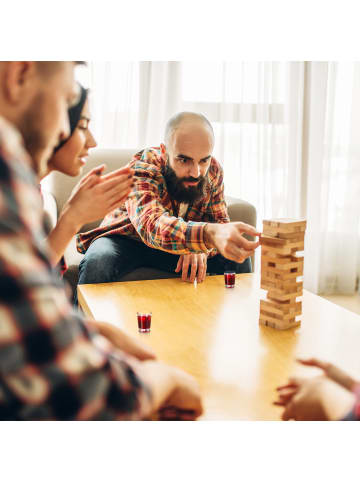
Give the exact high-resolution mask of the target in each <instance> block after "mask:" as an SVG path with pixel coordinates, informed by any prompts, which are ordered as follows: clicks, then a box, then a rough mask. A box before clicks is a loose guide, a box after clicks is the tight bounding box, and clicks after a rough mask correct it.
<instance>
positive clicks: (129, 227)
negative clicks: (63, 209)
mask: <svg viewBox="0 0 360 482" xmlns="http://www.w3.org/2000/svg"><path fill="white" fill-rule="evenodd" d="M130 167H131V168H132V169H134V171H135V174H134V181H135V186H134V188H133V190H132V191H131V193H130V194H129V197H128V199H127V200H126V202H125V203H124V204H122V205H121V206H119V207H118V208H116V209H115V210H114V211H112V212H111V213H109V214H108V215H107V216H106V217H105V218H104V220H103V222H102V223H101V225H100V226H99V227H98V228H96V229H93V230H91V231H88V232H87V233H80V234H78V235H77V250H78V251H79V252H80V253H85V252H86V250H87V249H88V247H89V246H90V244H91V243H92V242H93V241H95V239H98V238H100V237H102V236H110V235H114V234H118V235H122V236H129V237H130V238H133V239H135V240H137V241H142V242H144V243H145V244H146V245H147V246H149V247H151V248H155V249H160V250H162V251H166V252H168V253H172V254H177V255H181V254H188V253H199V252H205V253H207V254H208V255H209V256H214V255H215V254H216V250H215V249H211V250H209V249H207V247H206V245H205V243H204V226H205V225H206V223H228V222H229V221H230V219H229V216H228V212H227V207H226V203H225V199H224V184H223V170H222V167H221V166H220V164H219V163H218V161H217V160H216V159H215V158H214V157H212V158H211V162H210V166H209V170H208V173H207V177H208V183H207V186H206V193H205V196H204V197H203V198H202V199H200V200H199V201H196V202H194V203H193V204H190V205H189V207H188V210H187V213H186V214H185V216H184V219H183V218H181V217H179V207H180V203H179V202H176V201H175V200H174V199H171V198H170V195H169V193H168V190H167V186H166V182H165V178H164V176H163V169H164V167H165V161H164V160H163V158H162V156H161V153H160V148H158V147H152V148H148V149H144V150H142V151H140V152H138V153H137V154H135V155H134V156H133V159H132V161H131V162H130Z"/></svg>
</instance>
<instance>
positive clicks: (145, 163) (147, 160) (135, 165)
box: [130, 147, 164, 177]
mask: <svg viewBox="0 0 360 482" xmlns="http://www.w3.org/2000/svg"><path fill="white" fill-rule="evenodd" d="M130 167H131V168H132V169H134V171H135V176H141V177H144V176H145V177H150V176H151V177H156V176H161V175H162V169H163V167H164V161H163V159H162V157H161V152H160V147H147V148H145V149H143V150H141V151H139V152H137V153H136V154H134V156H133V158H132V161H131V163H130Z"/></svg>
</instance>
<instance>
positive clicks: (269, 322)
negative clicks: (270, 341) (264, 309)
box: [259, 316, 301, 330]
mask: <svg viewBox="0 0 360 482" xmlns="http://www.w3.org/2000/svg"><path fill="white" fill-rule="evenodd" d="M259 323H260V324H261V325H264V326H268V327H270V328H274V329H276V330H288V329H290V328H294V327H297V326H300V324H301V321H300V320H296V319H294V320H292V321H285V322H281V321H279V320H274V319H272V318H267V317H266V316H260V318H259Z"/></svg>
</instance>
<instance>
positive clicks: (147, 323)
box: [137, 312, 151, 333]
mask: <svg viewBox="0 0 360 482" xmlns="http://www.w3.org/2000/svg"><path fill="white" fill-rule="evenodd" d="M137 320H138V327H139V331H140V333H149V332H150V328H151V312H150V313H139V312H138V313H137Z"/></svg>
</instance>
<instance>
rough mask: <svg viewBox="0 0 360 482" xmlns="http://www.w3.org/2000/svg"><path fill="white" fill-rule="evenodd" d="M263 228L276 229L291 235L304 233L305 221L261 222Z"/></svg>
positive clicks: (279, 220) (273, 220)
mask: <svg viewBox="0 0 360 482" xmlns="http://www.w3.org/2000/svg"><path fill="white" fill-rule="evenodd" d="M263 225H264V228H265V227H266V228H270V229H277V230H278V231H279V232H281V233H292V232H300V231H305V229H306V220H305V219H299V220H297V219H288V218H278V219H270V220H264V221H263Z"/></svg>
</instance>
